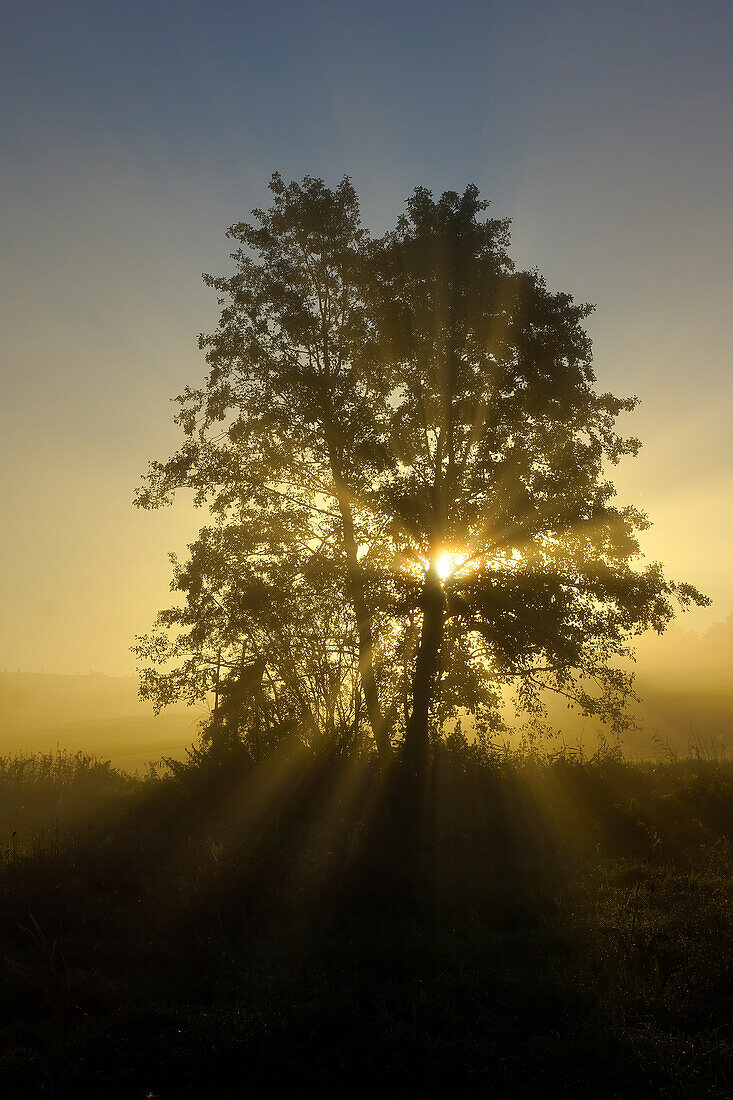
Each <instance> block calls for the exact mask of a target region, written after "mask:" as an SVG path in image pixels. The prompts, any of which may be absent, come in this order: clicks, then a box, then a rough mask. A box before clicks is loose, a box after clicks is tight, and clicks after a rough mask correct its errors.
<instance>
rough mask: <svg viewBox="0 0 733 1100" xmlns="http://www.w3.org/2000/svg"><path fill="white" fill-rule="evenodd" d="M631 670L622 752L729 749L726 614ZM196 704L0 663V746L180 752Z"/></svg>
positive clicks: (671, 640)
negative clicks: (157, 701) (634, 720)
mask: <svg viewBox="0 0 733 1100" xmlns="http://www.w3.org/2000/svg"><path fill="white" fill-rule="evenodd" d="M636 672H637V681H636V690H637V694H638V695H639V696H640V699H641V702H640V703H639V704H638V705H637V706H636V707H635V711H636V715H637V717H638V720H639V724H640V729H639V730H635V731H631V732H629V733H628V734H627V736H626V739H625V747H626V749H627V751H628V753H629V754H630V755H632V756H649V755H652V754H656V753H657V752H658V751H659V744H660V742H666V743H668V744H669V746H670V747H671V748H672V749H674V750H676V751H678V752H681V753H684V752H687V751H688V750H689V749H690V747H691V746H692V747H694V746H695V745H697V746H699V747H702V748H703V749H705V750H709V749H711V748H712V749H714V751H715V752H722V751H725V749H726V747H727V748H728V751H729V753H730V751H733V614H732V615H729V616H728V618H727V619H726V620H725V621H724V622H719V623H715V624H714V625H713V626H711V627H710V629H709V630H708V631H706V632H705V633H704V634H695V633H693V632H690V631H685V630H683V629H682V628H681V627H680V626H679V625H676V624H675V625H673V626H672V627H671V629H670V630H669V631H668V632H667V633H666V634H665V635H663V636H662V637H657V636H656V635H651V636H647V637H644V638H642V639H641V641H640V644H639V648H638V661H637V666H636ZM205 713H206V712H205V710H204V709H198V708H192V707H186V706H185V705H183V704H177V705H176V706H173V707H169V708H167V710H165V711H163V713H162V714H161V715H160V716H159V717H157V718H156V717H155V716H154V715H153V713H152V710H151V707H150V704H149V703H144V702H143V701H142V700H140V699H139V698H138V695H137V679H136V678H135V677H134V676H121V677H115V676H103V675H101V674H100V673H89V675H87V676H60V675H54V674H51V673H44V672H39V673H31V672H4V673H0V753H13V752H29V751H34V750H45V751H47V750H49V749H55V748H56V747H57V746H60V747H61V748H66V749H70V750H76V749H84V750H86V751H89V752H95V753H97V754H98V755H100V756H103V757H105V758H106V759H110V760H111V761H112V763H113V764H115V765H116V766H118V767H123V768H127V769H130V770H134V769H140V768H144V767H145V765H146V764H147V762H148V761H150V760H155V759H158V758H160V757H161V756H163V755H166V756H178V757H181V756H183V754H184V751H185V748H186V747H187V746H188V745H190V744H191V742H192V741H194V740H195V738H196V735H197V727H198V723H199V722H200V720H201V718H202V717H203V716H204V715H205ZM551 718H552V720H553V722H554V723H555V724H556V725H557V726H558V727H560V728H561V729H562V730H563V735H564V737H565V740H566V741H567V743H568V744H575V743H577V742H578V741H582V742H583V743H584V745H585V746H586V747H587V748H590V749H592V748H593V747H594V746H595V744H596V742H597V733H598V724H597V723H590V722H584V721H583V720H582V719H578V718H577V717H575V716H574V715H573V714H572V712H571V711H568V710H566V709H565V707H564V706H562V705H559V706H553V708H552V712H551Z"/></svg>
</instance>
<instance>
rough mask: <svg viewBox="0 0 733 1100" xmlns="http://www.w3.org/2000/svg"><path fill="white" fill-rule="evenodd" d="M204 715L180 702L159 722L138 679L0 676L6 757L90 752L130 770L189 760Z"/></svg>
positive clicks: (0, 731)
mask: <svg viewBox="0 0 733 1100" xmlns="http://www.w3.org/2000/svg"><path fill="white" fill-rule="evenodd" d="M204 714H205V711H204V710H202V709H198V708H193V707H187V706H185V705H183V704H177V705H176V706H174V707H169V708H168V709H167V710H166V711H164V712H163V713H162V714H161V715H159V716H158V717H157V718H156V717H155V716H154V714H153V712H152V708H151V706H150V704H149V703H145V702H143V701H142V700H141V699H139V698H138V694H137V679H136V677H134V676H119V677H117V676H103V675H102V674H100V673H89V675H87V676H61V675H55V674H53V673H45V672H3V673H0V753H14V752H30V751H35V750H43V751H48V750H49V749H55V748H56V747H57V746H60V747H61V748H67V749H72V750H76V749H83V750H85V751H88V752H94V753H97V754H98V755H100V756H103V757H105V758H106V759H110V760H111V761H112V763H113V764H115V765H116V766H118V767H124V768H127V769H130V770H134V769H138V768H142V767H144V766H145V765H146V764H147V762H148V761H149V760H154V759H157V758H159V757H160V756H162V755H166V756H182V755H183V753H184V750H185V748H186V746H187V745H190V744H191V742H192V741H193V740H194V739H195V737H196V734H197V725H198V723H199V721H200V719H201V718H202V717H203V715H204Z"/></svg>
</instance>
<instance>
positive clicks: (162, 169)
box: [0, 0, 733, 675]
mask: <svg viewBox="0 0 733 1100" xmlns="http://www.w3.org/2000/svg"><path fill="white" fill-rule="evenodd" d="M732 46H733V5H731V4H730V3H729V2H712V3H706V2H705V0H696V2H690V3H678V2H675V0H664V2H645V0H636V2H634V3H621V2H603V0H592V2H588V0H584V2H578V3H565V2H563V0H553V2H549V3H548V2H547V0H535V2H527V0H525V2H522V0H512V2H505V3H495V2H491V0H483V2H481V3H472V2H467V0H464V2H461V0H454V2H441V3H436V2H429V0H422V2H420V3H412V2H406V0H390V2H389V3H384V2H381V0H370V2H342V3H321V2H318V0H309V2H305V0H303V2H300V3H295V2H288V3H283V2H281V3H278V2H269V3H263V2H258V3H248V2H239V3H219V2H217V0H207V2H197V3H186V2H183V0H176V2H175V3H173V2H156V0H147V2H146V3H144V4H143V3H135V2H127V3H121V2H113V0H110V2H107V3H100V2H95V3H91V2H89V3H74V2H67V3H64V4H59V3H58V2H54V3H37V2H35V0H24V2H22V3H15V2H9V0H4V2H3V35H2V41H0V147H1V148H2V152H3V155H2V171H1V172H0V209H1V210H2V218H1V219H0V332H1V333H2V337H1V339H0V370H1V372H2V402H1V403H0V462H1V463H2V478H1V479H0V516H2V537H1V540H0V554H1V555H2V561H1V563H0V564H1V567H0V589H1V590H0V606H1V607H2V616H1V619H0V669H3V668H5V669H13V670H15V669H22V670H24V671H40V670H46V671H49V672H63V673H74V672H80V673H85V672H87V671H89V670H95V671H99V672H104V673H107V674H108V675H123V674H127V673H130V672H132V671H133V669H134V660H133V658H132V656H131V654H130V652H129V647H130V645H131V644H132V643H133V640H134V636H135V635H136V634H139V633H143V632H144V631H145V630H147V629H148V628H149V626H150V625H151V622H152V619H153V617H154V614H155V611H156V610H157V609H158V608H159V607H163V606H166V604H167V602H168V580H169V574H170V569H169V563H168V559H167V554H168V552H169V551H171V550H177V551H178V552H179V553H180V552H184V551H185V546H186V543H187V542H189V541H191V540H192V539H193V538H194V537H195V534H196V531H197V527H198V524H199V522H203V517H202V516H201V515H200V514H199V515H198V516H197V515H196V514H195V513H192V512H191V510H190V509H189V508H188V507H187V505H186V504H185V503H183V504H181V505H180V506H176V507H175V508H174V509H173V510H171V511H165V512H157V513H150V512H140V511H137V510H136V509H134V507H133V505H132V496H133V492H134V489H135V487H136V485H137V484H138V482H139V478H140V475H141V474H142V473H144V471H145V468H146V465H147V462H148V460H149V459H152V458H165V457H166V456H167V455H168V454H169V453H171V451H172V450H173V449H174V448H175V447H176V446H177V443H178V434H177V429H175V427H174V426H173V425H172V423H171V416H172V412H173V410H172V407H171V405H170V403H169V399H170V398H171V397H172V396H174V395H175V394H177V393H179V392H180V391H181V390H182V389H183V387H184V386H185V385H187V384H192V385H194V384H196V383H197V382H198V381H199V380H200V379H201V378H202V377H203V373H204V364H203V361H202V356H201V353H200V352H199V350H198V347H197V335H198V333H199V332H202V331H203V332H206V331H211V330H212V329H213V328H214V326H215V324H216V320H217V307H216V300H215V297H214V295H213V293H212V292H211V291H210V290H208V289H207V288H206V287H204V285H203V283H202V281H201V273H202V272H204V271H210V272H213V273H224V272H227V271H228V270H230V263H229V259H228V255H229V251H230V249H231V246H230V242H228V241H227V239H226V236H225V232H226V229H227V227H228V226H229V225H230V224H232V223H233V222H236V221H239V220H242V219H246V218H247V217H248V216H249V212H250V211H251V209H252V208H253V207H256V206H260V205H264V204H266V203H267V197H268V192H267V182H268V179H269V177H270V175H271V173H272V172H273V171H275V170H278V171H280V172H281V173H282V174H283V175H284V176H285V177H286V178H300V177H302V176H303V175H305V174H306V173H309V174H311V175H316V176H322V177H324V178H325V179H326V180H327V181H328V182H330V183H336V182H337V181H338V180H339V179H340V178H341V176H342V175H344V174H345V173H346V174H348V175H350V176H351V177H352V178H353V181H354V183H355V185H356V187H357V190H358V191H359V194H360V196H361V200H362V210H363V215H364V219H365V221H366V223H367V225H368V226H369V227H370V228H371V229H372V230H373V231H375V232H382V231H384V229H386V228H387V227H388V226H389V225H390V224H391V223H393V222H394V220H395V218H396V216H397V214H398V213H399V211H400V210H401V209H402V206H403V203H404V200H405V198H406V197H407V195H408V194H409V193H410V191H411V190H412V188H413V187H415V186H416V185H425V186H428V187H430V188H432V189H433V190H434V191H435V192H440V191H441V190H444V189H453V190H462V189H463V188H464V187H465V186H466V184H467V183H469V182H475V183H476V184H477V185H478V186H479V188H480V189H481V192H482V194H483V195H484V197H486V198H488V199H490V200H491V202H492V207H491V211H492V213H493V214H494V215H496V216H500V217H511V218H512V219H513V239H514V243H513V249H512V253H513V256H514V258H515V260H516V261H517V262H518V263H519V264H520V265H521V266H531V267H534V266H536V267H538V268H539V270H540V271H541V272H542V273H543V274H544V275H545V277H546V278H547V281H548V284H549V285H550V287H551V288H553V289H557V290H565V291H569V292H571V293H572V294H573V295H574V296H575V297H577V298H578V299H580V300H582V301H591V302H594V303H595V304H596V307H597V308H596V312H595V314H594V315H593V317H592V318H591V320H590V322H589V331H590V332H591V335H592V336H593V339H594V348H595V369H596V374H597V376H598V382H599V387H600V388H601V389H603V390H611V391H613V392H616V393H619V394H629V393H635V394H637V395H638V396H639V398H640V399H641V405H640V407H639V409H638V410H637V411H636V412H635V413H633V414H632V415H631V416H629V417H628V418H627V419H626V421H625V422H624V424H623V427H624V428H628V430H629V433H630V434H634V435H637V436H639V437H640V438H641V439H642V441H643V443H644V448H643V450H642V452H641V455H640V457H639V458H638V459H636V460H633V461H630V462H629V463H628V464H626V465H623V466H622V467H620V468H619V470H618V471H617V472H616V478H615V480H616V484H617V485H618V487H619V493H620V497H621V499H622V500H623V501H624V502H629V503H635V504H638V505H640V506H641V507H643V508H645V509H646V510H647V511H648V512H649V514H650V516H651V518H652V520H653V521H654V526H653V528H652V529H651V531H650V532H649V533H648V534H647V535H646V536H645V542H644V549H645V552H646V553H647V555H648V556H649V557H650V558H653V559H660V560H662V561H664V562H665V564H666V566H667V570H668V572H669V574H670V575H671V576H672V577H674V578H676V579H681V580H687V581H691V582H692V583H694V584H696V585H698V586H699V587H700V588H701V589H702V590H703V591H705V592H706V593H707V594H708V595H709V596H711V597H712V598H713V601H714V602H713V606H712V607H711V608H709V609H706V610H700V611H696V612H694V613H692V614H691V615H690V616H689V617H688V618H687V620H686V625H689V626H691V627H693V628H695V629H697V630H699V631H705V630H706V629H708V628H709V627H710V626H711V624H713V623H714V622H716V621H721V620H724V619H726V618H727V616H728V615H729V614H730V613H731V611H732V610H733V571H731V569H730V565H729V559H730V546H731V541H732V537H733V492H731V490H732V489H733V443H731V436H732V434H733V433H731V419H732V417H731V414H732V413H733V384H732V381H731V379H732V377H733V372H732V367H733V352H732V351H731V340H730V335H729V321H730V316H731V305H732V293H731V292H732V291H733V279H732V276H731V263H730V257H731V255H732V254H733V206H732V205H731V196H732V193H733V192H732V187H731V184H732V181H733V175H732V169H733V140H732V139H733V127H732V126H731V117H733V66H731V64H730V54H731V47H732Z"/></svg>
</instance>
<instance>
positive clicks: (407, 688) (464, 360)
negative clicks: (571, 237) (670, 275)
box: [137, 175, 707, 768]
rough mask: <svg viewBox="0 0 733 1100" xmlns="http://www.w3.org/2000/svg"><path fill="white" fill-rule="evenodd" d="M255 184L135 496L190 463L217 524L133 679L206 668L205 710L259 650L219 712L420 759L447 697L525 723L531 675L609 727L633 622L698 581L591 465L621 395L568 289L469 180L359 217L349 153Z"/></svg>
mask: <svg viewBox="0 0 733 1100" xmlns="http://www.w3.org/2000/svg"><path fill="white" fill-rule="evenodd" d="M270 188H271V191H272V194H273V204H272V206H271V208H270V209H269V210H255V211H254V212H253V213H254V223H252V224H249V223H239V224H237V225H235V226H233V227H232V228H231V229H230V230H229V234H230V236H231V237H233V238H234V239H235V240H236V241H237V243H238V246H239V247H238V248H237V250H236V251H235V252H234V253H233V256H232V259H233V261H234V265H235V272H234V274H233V275H231V276H229V277H220V278H213V277H207V282H208V283H209V285H210V286H212V288H214V289H215V290H216V292H217V294H218V300H219V304H220V306H221V307H222V308H221V318H220V323H219V326H218V328H217V330H216V332H215V333H214V334H213V335H210V336H205V337H202V338H201V347H202V348H203V349H204V350H205V351H206V358H207V363H208V367H209V370H208V375H207V378H206V381H205V384H204V385H203V386H202V387H200V388H198V389H187V390H186V391H185V392H184V393H183V395H182V396H181V397H180V398H179V402H180V412H179V414H178V417H177V419H178V422H179V424H180V425H181V427H182V429H183V431H184V435H185V442H184V444H183V446H182V448H181V449H180V451H179V452H178V453H177V454H176V455H174V456H173V457H172V458H171V459H169V460H168V461H167V462H164V463H153V464H152V465H151V467H150V471H149V475H148V478H147V481H146V483H145V485H144V487H143V488H142V490H141V491H140V493H139V495H138V503H139V504H141V505H142V506H143V507H157V506H160V505H162V504H165V503H167V502H168V501H169V500H170V499H171V497H172V495H173V494H174V493H175V492H176V491H177V490H178V489H179V488H181V487H187V488H189V489H191V490H193V491H194V493H195V499H196V501H197V503H199V504H201V505H203V504H207V505H208V507H209V509H210V513H211V516H212V518H213V524H214V525H213V526H211V527H205V528H203V529H202V531H201V533H200V535H199V538H198V540H197V541H196V542H195V543H194V544H192V546H191V548H190V551H191V553H190V558H189V561H188V562H187V563H185V564H183V565H181V564H180V563H177V562H176V563H174V564H175V573H174V580H173V585H172V587H173V588H174V590H176V591H177V592H179V593H182V594H183V606H176V607H174V608H173V609H171V610H169V611H166V612H162V613H161V616H160V617H159V620H158V624H157V632H155V633H154V634H153V635H151V636H149V637H147V638H143V639H141V640H140V642H139V645H138V647H137V653H138V656H139V657H140V658H141V659H142V660H143V662H147V666H146V669H145V671H144V672H143V680H142V690H143V694H144V695H146V696H147V697H150V698H152V699H153V700H154V701H155V702H156V704H157V705H164V704H165V703H167V702H169V701H170V700H171V699H173V698H177V697H180V696H181V695H184V696H187V697H188V698H189V699H192V700H193V699H197V698H202V697H204V696H205V695H206V693H207V692H211V691H212V690H214V691H215V692H216V695H217V699H216V714H217V722H216V723H215V724H214V726H213V727H212V728H214V729H215V732H218V731H220V727H221V725H222V722H221V712H220V708H219V702H220V697H222V698H223V697H225V696H227V694H228V697H229V699H230V700H231V699H233V698H234V696H235V695H236V694H237V693H239V696H240V697H242V695H243V688H242V680H243V678H244V679H247V678H248V677H249V679H251V670H252V667H253V666H255V665H256V664H257V662H261V663H262V676H261V684H260V685H259V686H258V692H259V694H258V696H257V704H256V705H255V702H254V698H255V697H254V695H253V694H252V693H251V692H250V693H249V694H248V695H247V698H246V700H245V703H244V705H243V707H242V708H240V715H239V718H238V720H237V722H235V723H234V726H233V728H234V729H235V732H236V733H237V735H240V733H241V732H242V731H246V730H249V729H251V728H253V715H254V714H255V712H256V713H257V715H258V718H257V721H258V722H259V723H260V726H259V727H258V728H260V729H261V727H262V723H264V725H265V727H266V728H267V729H268V730H269V729H271V728H272V729H276V728H279V727H281V726H282V725H283V724H286V725H287V724H295V725H296V726H298V727H299V728H301V729H302V730H303V731H304V733H303V735H304V737H305V738H306V740H309V741H315V740H317V739H318V738H320V737H325V738H326V739H334V738H335V737H343V736H344V735H345V734H346V732H347V731H351V734H358V735H361V733H362V732H365V731H366V730H367V729H369V730H370V731H371V734H372V735H373V737H374V739H375V742H376V744H377V746H378V748H379V750H380V754H381V755H382V757H387V756H388V755H389V749H390V744H391V740H392V739H394V738H395V737H398V736H403V737H404V739H405V744H406V746H407V747H409V748H410V749H411V751H412V753H413V759H414V761H415V763H416V766H417V767H418V768H423V767H424V762H425V760H426V759H427V746H428V738H429V736H430V734H431V733H432V735H433V738H435V737H437V736H439V735H440V734H441V733H442V732H443V731H444V730H445V729H446V728H448V727H447V726H446V722H448V720H455V719H456V718H458V717H460V716H461V715H462V714H463V715H465V714H468V715H470V718H471V721H472V723H473V726H474V728H475V730H476V732H477V733H478V735H479V737H484V738H486V737H491V736H492V735H493V734H494V733H495V732H496V731H497V730H498V729H500V727H501V716H500V704H501V700H502V692H503V691H504V690H505V689H507V688H509V687H512V688H514V690H515V702H516V705H517V707H518V709H519V710H520V711H521V712H524V713H525V714H528V715H529V716H530V718H531V719H532V720H534V721H541V720H542V718H543V717H544V714H545V708H544V703H543V700H544V697H545V695H546V693H547V692H548V691H553V692H556V693H559V694H560V695H561V696H563V697H564V698H565V699H566V700H567V701H568V702H569V703H570V704H572V705H574V706H577V707H578V708H579V709H580V711H581V712H582V713H583V714H584V715H588V716H594V717H595V716H597V717H600V718H602V719H604V720H607V721H609V722H610V723H611V724H612V727H613V729H614V730H615V732H617V733H618V732H620V731H621V730H623V729H624V728H625V726H626V725H627V723H628V718H627V716H626V711H625V703H626V701H627V699H628V697H629V694H630V692H631V687H632V675H631V673H630V672H629V671H628V660H629V659H630V658H631V657H632V656H633V648H632V643H633V639H634V637H635V636H637V635H639V634H640V633H641V632H643V631H644V630H647V629H654V630H657V631H660V632H661V631H662V630H664V628H665V626H666V625H667V623H668V622H669V621H670V619H671V618H672V616H673V614H674V611H675V607H676V606H681V607H683V608H685V607H687V606H689V605H690V604H693V603H696V604H702V603H705V602H707V601H706V599H705V597H703V596H702V595H701V594H700V593H699V592H697V591H696V589H694V588H693V587H692V586H690V585H687V584H675V583H674V582H672V581H669V580H667V579H666V578H665V576H664V573H663V571H662V567H661V566H660V565H659V563H650V564H648V565H643V564H640V560H639V559H640V549H639V543H638V539H637V535H638V532H639V531H641V530H643V529H644V528H645V527H646V526H647V525H648V521H647V518H646V517H645V516H644V515H643V514H642V513H640V512H639V511H637V510H636V509H634V508H631V507H623V506H620V505H619V504H618V503H616V500H615V489H614V487H613V485H612V483H611V482H610V481H609V480H608V476H607V474H608V469H609V467H610V466H612V465H614V464H616V463H618V462H619V461H620V460H621V458H623V457H624V456H633V455H634V454H636V452H637V450H638V447H639V442H638V440H636V439H633V438H625V437H623V436H621V435H620V434H618V432H617V430H616V420H617V418H618V416H619V415H620V414H621V413H624V412H629V411H631V410H632V409H633V407H634V405H635V403H636V402H635V399H634V398H628V399H622V398H617V397H614V396H613V395H611V394H608V393H600V392H598V391H597V390H596V388H595V376H594V373H593V368H592V355H591V344H590V340H589V337H588V335H587V333H586V331H585V329H584V321H585V320H586V318H587V316H588V314H589V313H590V307H589V306H586V305H579V304H577V303H575V302H574V301H573V299H572V298H571V296H570V295H568V294H565V293H555V292H551V291H550V290H549V289H548V287H547V285H546V283H545V281H544V280H543V279H542V277H541V276H540V275H539V274H538V273H537V272H536V271H518V270H516V268H515V267H514V265H513V263H512V261H511V259H510V257H509V254H508V251H507V249H508V245H509V225H508V223H507V222H506V221H498V220H496V219H490V218H486V217H484V214H485V210H486V207H487V205H488V204H487V203H486V202H485V201H482V200H481V199H480V198H479V195H478V191H477V189H476V188H475V187H472V186H470V187H468V188H467V189H466V191H465V192H464V193H463V195H459V194H457V193H455V192H446V193H444V194H443V195H442V196H441V197H440V198H439V199H437V200H436V199H434V198H433V196H432V194H431V192H429V191H428V190H427V189H425V188H417V189H416V190H415V191H414V193H413V195H412V196H411V198H410V199H409V200H408V202H407V210H406V213H405V214H404V215H403V216H401V217H400V218H399V220H398V222H397V225H396V227H395V229H394V230H392V231H390V232H388V233H387V234H386V235H385V236H383V237H382V238H380V239H374V240H373V239H369V238H368V236H367V234H366V231H365V230H364V229H363V227H362V226H361V223H360V218H359V207H358V199H357V195H356V192H355V190H354V188H353V186H352V184H351V183H350V181H349V180H348V179H347V178H345V179H344V180H342V182H341V183H340V184H339V186H338V187H337V188H336V189H335V190H331V189H329V188H327V187H326V186H325V184H324V183H323V181H322V180H319V179H313V178H311V177H306V178H305V179H304V180H303V182H302V184H297V183H290V184H288V185H286V184H285V183H284V182H283V181H282V179H281V178H280V176H279V175H275V176H273V178H272V181H271V184H270ZM624 662H626V664H625V663H624ZM257 667H259V666H257ZM238 684H239V687H238V686H237V685H238ZM244 694H246V692H245V693H244ZM362 703H363V705H362ZM240 727H241V730H240ZM237 731H239V732H237ZM276 739H277V738H276Z"/></svg>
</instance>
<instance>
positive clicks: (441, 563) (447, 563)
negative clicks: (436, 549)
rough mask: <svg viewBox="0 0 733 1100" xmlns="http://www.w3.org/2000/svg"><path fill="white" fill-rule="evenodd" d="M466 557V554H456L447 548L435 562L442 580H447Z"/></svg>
mask: <svg viewBox="0 0 733 1100" xmlns="http://www.w3.org/2000/svg"><path fill="white" fill-rule="evenodd" d="M466 557H467V555H466V554H455V553H453V552H451V551H450V550H445V551H444V552H443V553H442V554H441V555H440V557H439V558H438V560H437V561H436V563H435V569H436V572H437V574H438V576H439V577H440V579H441V581H445V580H447V579H448V577H450V576H452V574H453V573H455V571H456V570H457V569H460V567H461V566H462V565H463V563H464V562H465V560H466Z"/></svg>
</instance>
